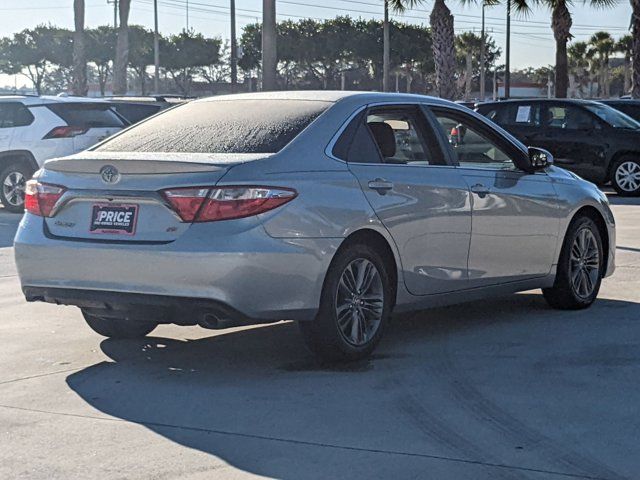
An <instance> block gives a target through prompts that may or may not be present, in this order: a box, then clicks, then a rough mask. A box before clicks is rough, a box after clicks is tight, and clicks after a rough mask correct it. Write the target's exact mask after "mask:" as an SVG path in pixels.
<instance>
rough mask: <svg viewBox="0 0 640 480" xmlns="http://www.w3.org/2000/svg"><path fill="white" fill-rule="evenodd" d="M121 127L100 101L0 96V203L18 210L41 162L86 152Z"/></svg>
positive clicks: (107, 105)
mask: <svg viewBox="0 0 640 480" xmlns="http://www.w3.org/2000/svg"><path fill="white" fill-rule="evenodd" d="M126 125H128V122H127V121H126V120H124V119H123V118H122V117H120V116H119V115H118V114H117V113H116V112H115V111H113V110H112V109H111V107H110V105H109V104H108V103H106V102H104V101H100V100H90V99H87V98H78V97H50V96H40V97H38V96H0V186H1V188H0V202H1V203H2V204H3V205H4V208H5V209H6V210H8V211H10V212H15V213H19V212H22V211H24V189H25V184H26V181H27V180H28V179H29V178H31V175H33V173H34V172H35V171H36V170H38V169H39V168H40V167H41V166H42V164H43V163H44V161H45V160H47V159H49V158H53V157H61V156H65V155H70V154H72V153H75V152H79V151H81V150H84V149H86V148H89V147H90V146H92V145H94V144H96V143H98V142H99V141H101V140H103V139H105V138H107V137H108V136H109V135H112V134H113V133H115V132H117V131H119V130H121V129H122V128H123V127H125V126H126Z"/></svg>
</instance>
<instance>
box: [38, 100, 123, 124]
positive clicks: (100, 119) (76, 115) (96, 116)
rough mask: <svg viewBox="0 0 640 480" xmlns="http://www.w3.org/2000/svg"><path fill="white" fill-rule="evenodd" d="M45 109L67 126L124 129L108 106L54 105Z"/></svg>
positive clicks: (86, 104) (87, 104)
mask: <svg viewBox="0 0 640 480" xmlns="http://www.w3.org/2000/svg"><path fill="white" fill-rule="evenodd" d="M47 108H49V110H51V111H52V112H53V113H55V114H56V115H58V116H59V117H60V118H61V119H62V120H64V121H65V122H66V123H67V125H70V126H73V127H84V128H114V127H120V128H122V127H124V126H125V123H124V122H123V121H122V119H121V118H120V117H119V116H118V115H117V114H116V113H115V112H114V111H113V110H112V108H111V106H110V105H108V104H99V103H55V104H50V105H47Z"/></svg>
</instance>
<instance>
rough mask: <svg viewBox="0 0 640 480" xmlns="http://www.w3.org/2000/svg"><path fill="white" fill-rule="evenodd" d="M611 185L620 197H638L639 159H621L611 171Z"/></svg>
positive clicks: (639, 191) (639, 190) (639, 184)
mask: <svg viewBox="0 0 640 480" xmlns="http://www.w3.org/2000/svg"><path fill="white" fill-rule="evenodd" d="M611 184H612V185H613V188H614V189H615V190H616V192H618V194H620V195H624V196H637V195H640V159H636V158H630V157H622V158H621V159H619V160H618V161H616V163H615V164H614V165H613V168H612V169H611Z"/></svg>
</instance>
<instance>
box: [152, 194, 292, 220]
mask: <svg viewBox="0 0 640 480" xmlns="http://www.w3.org/2000/svg"><path fill="white" fill-rule="evenodd" d="M162 193H163V194H164V197H165V198H166V199H167V201H168V202H169V203H170V204H171V206H172V208H173V209H174V210H175V211H176V213H177V214H178V215H179V216H180V218H181V219H182V221H183V222H217V221H220V220H232V219H236V218H245V217H252V216H254V215H258V214H260V213H264V212H268V211H269V210H273V209H274V208H277V207H279V206H281V205H284V204H285V203H287V202H290V201H291V200H293V199H294V198H295V197H296V196H297V195H298V193H297V192H296V191H295V190H292V189H289V188H274V187H243V186H236V187H220V188H172V189H169V190H164V191H163V192H162Z"/></svg>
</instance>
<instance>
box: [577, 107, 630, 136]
mask: <svg viewBox="0 0 640 480" xmlns="http://www.w3.org/2000/svg"><path fill="white" fill-rule="evenodd" d="M585 108H586V109H587V110H589V111H590V112H592V113H595V114H596V115H597V116H598V117H599V118H600V119H601V120H604V121H605V122H607V123H608V124H609V125H611V126H612V127H613V128H626V129H629V130H640V123H638V122H637V121H635V120H634V119H633V118H631V117H629V116H628V115H625V114H624V113H622V112H619V111H618V110H616V109H615V108H611V107H609V106H608V105H596V104H590V105H585Z"/></svg>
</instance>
